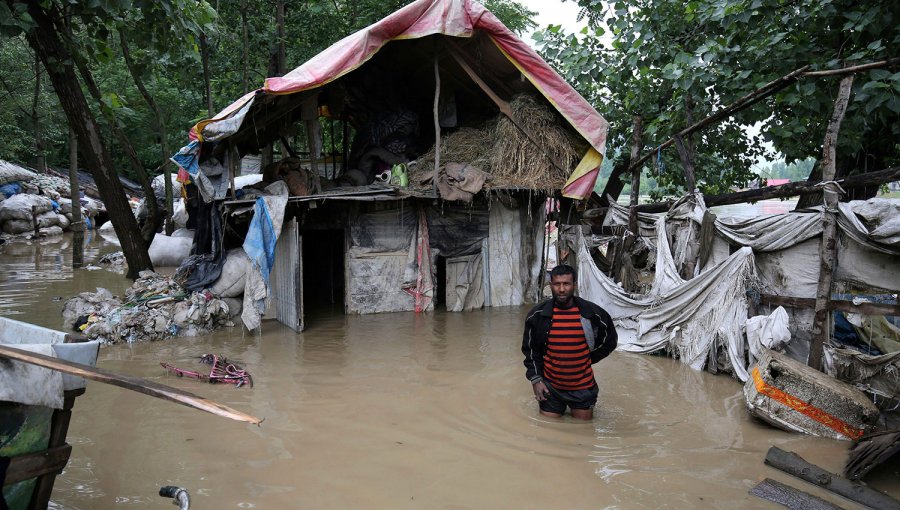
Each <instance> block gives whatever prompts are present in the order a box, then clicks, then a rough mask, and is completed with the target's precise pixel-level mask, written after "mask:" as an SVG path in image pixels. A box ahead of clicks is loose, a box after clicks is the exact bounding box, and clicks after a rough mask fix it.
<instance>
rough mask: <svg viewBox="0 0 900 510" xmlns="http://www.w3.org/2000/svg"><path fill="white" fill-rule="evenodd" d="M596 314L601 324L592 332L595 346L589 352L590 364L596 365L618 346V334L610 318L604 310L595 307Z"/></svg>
mask: <svg viewBox="0 0 900 510" xmlns="http://www.w3.org/2000/svg"><path fill="white" fill-rule="evenodd" d="M597 308H598V313H597V315H598V316H599V318H600V322H602V324H600V325H599V327H596V328H595V329H596V331H595V332H594V335H596V336H595V339H594V345H595V346H596V347H595V348H594V350H593V351H591V363H592V364H593V363H596V362H598V361H600V360H601V359H603V358H605V357H607V356H609V355H610V354H611V353H612V352H613V351H614V350H616V346H617V345H619V334H618V333H617V332H616V326H615V324H613V320H612V317H610V316H609V314H608V313H606V310H604V309H602V308H600V307H597Z"/></svg>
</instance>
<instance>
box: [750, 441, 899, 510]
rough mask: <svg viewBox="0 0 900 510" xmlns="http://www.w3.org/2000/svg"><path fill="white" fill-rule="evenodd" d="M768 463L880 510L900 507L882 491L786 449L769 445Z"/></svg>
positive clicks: (891, 509) (897, 509)
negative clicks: (825, 468) (849, 478)
mask: <svg viewBox="0 0 900 510" xmlns="http://www.w3.org/2000/svg"><path fill="white" fill-rule="evenodd" d="M765 462H766V464H767V465H769V466H772V467H774V468H775V469H778V470H780V471H784V472H785V473H788V474H789V475H793V476H796V477H797V478H800V479H802V480H806V481H807V482H809V483H812V484H815V485H818V486H819V487H823V488H825V489H828V490H829V491H831V492H834V493H835V494H839V495H841V496H843V497H845V498H847V499H849V500H851V501H855V502H857V503H860V504H863V505H866V506H868V507H870V508H878V509H880V510H900V501H897V500H896V499H894V498H892V497H890V496H888V495H887V494H882V493H880V492H878V491H876V490H874V489H870V488H868V487H866V486H865V485H862V484H860V483H857V482H854V481H851V480H848V479H846V478H844V477H842V476H840V475H836V474H834V473H830V472H828V471H825V470H824V469H822V468H820V467H819V466H816V465H815V464H810V463H809V462H807V461H806V460H804V459H803V457H801V456H799V455H797V454H796V453H793V452H786V451H784V450H782V449H781V448H778V447H777V446H773V447H772V448H769V452H768V453H767V454H766V461H765Z"/></svg>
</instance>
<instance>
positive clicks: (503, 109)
mask: <svg viewBox="0 0 900 510" xmlns="http://www.w3.org/2000/svg"><path fill="white" fill-rule="evenodd" d="M607 127H608V125H607V123H606V121H605V120H604V119H603V118H602V117H601V116H600V115H599V114H598V113H597V112H596V111H595V110H594V109H593V108H592V107H591V106H590V105H589V104H588V103H587V102H586V101H585V100H584V99H583V98H582V97H581V96H580V95H579V94H578V93H577V92H576V91H575V90H574V89H573V88H572V87H571V86H570V85H569V84H567V83H566V82H565V81H564V80H563V79H562V78H560V77H559V75H558V74H557V73H556V72H554V71H553V70H552V69H551V68H550V66H549V65H548V64H547V63H546V62H544V61H543V60H542V59H541V58H540V57H539V56H538V55H537V54H536V53H535V51H534V50H532V49H531V48H530V47H529V46H528V45H526V44H525V43H524V42H522V41H521V40H520V39H518V38H517V37H516V36H515V35H514V34H513V33H512V32H510V31H509V30H508V29H507V28H506V27H505V26H503V24H502V23H501V22H500V21H499V20H498V19H497V18H496V17H495V16H494V15H493V14H491V13H490V12H489V11H488V10H486V9H485V8H484V7H483V6H482V5H481V4H479V3H476V2H472V1H469V0H418V1H416V2H413V3H412V4H410V5H407V6H406V7H404V8H402V9H400V10H398V11H396V12H394V13H393V14H391V15H389V16H388V17H386V18H384V19H383V20H381V21H379V22H377V23H375V24H374V25H372V26H370V27H368V28H365V29H363V30H361V31H359V32H357V33H355V34H352V35H350V36H348V37H346V38H344V39H342V40H340V41H338V42H337V43H335V44H334V45H332V46H331V47H329V48H327V49H326V50H324V51H323V52H322V53H320V54H319V55H317V56H315V57H313V58H312V59H311V60H309V61H308V62H306V63H305V64H303V65H302V66H300V67H298V68H297V69H294V70H293V71H290V72H288V73H287V74H285V75H284V76H282V77H277V78H269V79H267V80H266V82H265V86H264V87H263V88H262V89H259V90H256V91H253V92H251V93H248V94H247V95H245V96H244V97H242V98H240V99H238V100H237V101H235V102H234V103H233V104H232V105H230V106H229V107H227V108H225V109H224V110H223V111H222V112H221V113H219V114H218V115H216V116H215V117H214V118H212V119H209V120H205V121H202V122H200V123H198V124H197V126H195V127H194V129H193V130H192V133H191V136H192V139H193V140H194V141H193V142H192V143H191V144H190V145H188V146H186V147H185V148H183V149H182V150H181V151H180V152H179V154H177V155H175V156H173V161H175V162H176V163H178V164H179V165H180V166H181V167H182V168H184V169H185V170H186V171H187V172H188V173H189V174H190V175H191V180H192V181H193V182H194V183H195V184H196V186H197V188H198V190H199V195H200V197H201V198H202V204H206V205H201V206H200V210H201V212H202V217H203V218H209V220H208V221H207V219H201V220H200V221H199V222H198V223H199V225H198V234H197V236H196V238H195V239H196V242H195V246H194V251H193V253H195V256H194V257H192V259H191V260H189V261H188V262H187V263H185V264H183V265H182V271H180V274H181V276H182V278H184V281H185V282H186V285H187V286H188V287H189V288H197V289H199V288H204V287H210V286H212V287H213V289H214V291H216V290H219V291H222V289H226V288H227V289H230V290H227V291H224V292H229V293H231V292H235V291H234V289H235V288H240V289H241V291H242V292H243V296H244V301H243V313H242V318H243V321H244V324H245V326H247V327H249V328H251V329H253V328H254V327H256V325H258V323H259V317H260V313H263V312H265V311H266V310H265V308H266V307H267V306H268V307H270V308H269V310H268V313H264V315H265V316H267V317H272V316H274V317H277V318H278V320H279V321H281V322H283V323H285V324H287V325H289V326H290V327H292V328H294V329H296V330H298V331H299V330H302V329H303V327H304V324H305V321H304V313H305V311H306V310H307V309H309V308H311V307H315V306H328V307H332V308H335V307H336V308H337V309H342V310H343V311H345V312H346V313H377V312H393V311H411V310H416V311H420V310H429V309H432V308H434V307H435V306H442V307H446V309H447V310H451V311H461V310H469V309H473V308H479V307H482V306H508V305H519V304H522V303H526V302H531V301H535V300H536V299H537V298H538V297H539V294H540V288H539V287H540V279H541V277H542V275H543V270H542V253H543V246H542V243H543V237H544V235H543V233H544V218H545V215H546V212H545V208H544V200H545V198H546V197H547V196H558V195H559V194H560V193H562V195H564V196H567V197H571V198H584V197H585V196H587V195H588V194H589V193H590V192H591V191H592V189H593V185H594V181H595V179H596V175H597V172H598V169H599V165H600V162H601V161H602V154H603V152H604V150H605V141H606V134H607ZM298 133H301V134H302V136H298ZM338 140H342V141H343V143H339V144H338V143H336V142H337V141H338ZM329 145H330V149H331V150H328V149H329V147H328V146H329ZM337 146H342V147H343V149H342V150H338V149H336V147H337ZM273 147H274V151H277V152H278V154H276V155H274V156H273ZM324 153H328V154H327V156H323V154H324ZM257 154H259V155H260V156H256V155H257ZM255 158H259V159H261V162H260V163H259V165H260V166H261V168H262V173H263V180H262V181H261V182H260V183H259V184H257V185H254V186H253V187H252V188H253V189H250V188H246V187H245V188H243V189H242V190H239V192H238V193H236V192H235V190H237V187H236V186H235V185H234V177H235V176H237V175H241V174H242V173H243V172H242V170H241V169H242V168H244V167H245V166H247V165H245V164H244V163H245V162H246V161H245V160H253V161H254V163H253V164H254V165H255V164H257V163H256V159H255ZM229 188H230V189H231V190H232V192H231V193H229V191H228V190H229ZM222 202H224V203H222ZM219 203H222V206H223V208H224V212H223V213H224V222H220V221H219V217H220V214H219V212H218V210H219V209H218V206H217V205H216V204H219ZM238 246H240V247H242V248H243V252H244V253H245V254H246V257H243V255H241V254H240V253H239V252H233V251H232V252H229V251H228V250H229V249H233V248H236V247H238ZM239 259H241V260H243V262H240V263H239V262H238V260H239ZM229 261H231V263H230V265H229V263H228V262H229ZM244 267H247V268H249V269H248V270H246V271H245V270H244V269H242V268H244Z"/></svg>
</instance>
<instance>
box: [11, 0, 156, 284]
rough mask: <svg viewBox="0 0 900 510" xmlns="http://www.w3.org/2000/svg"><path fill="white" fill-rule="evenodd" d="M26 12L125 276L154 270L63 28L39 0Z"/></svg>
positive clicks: (32, 41)
mask: <svg viewBox="0 0 900 510" xmlns="http://www.w3.org/2000/svg"><path fill="white" fill-rule="evenodd" d="M28 14H29V15H30V16H31V18H32V19H33V20H34V23H35V26H34V28H33V29H32V30H31V31H30V32H28V34H27V35H26V37H27V39H28V44H29V45H31V47H32V48H33V49H34V50H35V52H36V53H37V54H38V55H39V56H40V59H41V61H42V62H43V63H44V69H45V70H46V71H47V75H48V76H49V77H50V82H51V83H52V84H53V89H54V90H55V91H56V95H57V97H58V98H59V104H60V106H61V107H62V109H63V111H64V112H65V114H66V118H67V119H68V122H69V125H70V126H72V127H73V128H74V129H75V133H76V135H77V137H78V144H79V145H80V146H81V147H82V154H83V155H84V156H85V159H86V160H87V161H86V163H87V167H88V168H90V169H91V170H92V173H93V176H94V180H95V181H96V183H97V191H98V192H99V193H100V198H102V199H103V202H104V204H105V205H106V210H107V212H108V213H109V218H110V220H111V221H112V224H113V227H114V228H115V231H116V235H117V236H118V238H119V242H120V244H121V245H122V252H123V253H124V255H125V260H126V261H127V262H128V277H129V278H136V277H137V275H138V273H139V272H140V271H143V270H145V269H153V264H152V263H151V262H150V256H149V255H148V253H147V246H146V245H145V244H144V240H143V239H142V238H141V236H140V234H139V231H138V224H137V220H136V219H135V217H134V214H133V213H132V212H131V207H130V206H129V205H128V201H127V200H126V199H125V192H124V190H123V188H122V183H121V182H120V181H119V176H118V175H117V174H116V170H115V168H114V167H113V164H112V160H111V159H110V157H109V153H108V152H107V150H106V145H105V143H104V141H103V138H102V136H101V135H100V128H99V126H98V125H97V122H96V120H95V119H94V116H93V115H92V114H91V111H90V109H89V108H88V104H87V101H86V100H85V97H84V94H83V93H82V91H81V87H80V85H79V83H78V78H77V77H76V76H75V69H74V67H73V66H72V57H71V55H70V54H69V52H68V50H67V49H66V48H65V46H64V45H63V43H62V41H61V40H60V38H59V34H60V33H65V32H64V30H61V28H63V27H58V26H56V25H55V24H54V22H53V18H54V17H55V16H51V15H50V14H48V13H47V12H46V11H45V10H44V9H43V8H42V7H41V6H40V4H38V3H36V2H35V3H29V4H28Z"/></svg>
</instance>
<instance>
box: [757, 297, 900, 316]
mask: <svg viewBox="0 0 900 510" xmlns="http://www.w3.org/2000/svg"><path fill="white" fill-rule="evenodd" d="M759 301H760V303H762V304H764V305H769V306H786V307H788V308H804V309H815V308H816V300H815V299H813V298H799V297H791V296H775V295H773V294H760V295H759ZM825 309H826V310H828V311H830V312H847V313H858V314H862V315H900V305H894V304H887V303H860V304H858V305H857V304H855V303H854V302H853V301H844V300H839V299H832V300H829V301H828V303H827V304H826V305H825Z"/></svg>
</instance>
